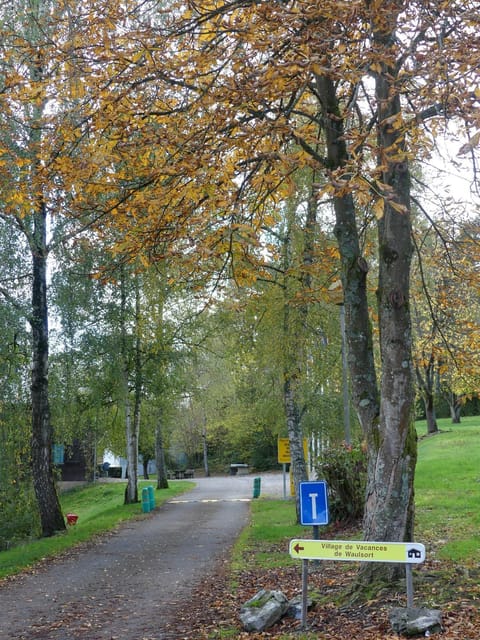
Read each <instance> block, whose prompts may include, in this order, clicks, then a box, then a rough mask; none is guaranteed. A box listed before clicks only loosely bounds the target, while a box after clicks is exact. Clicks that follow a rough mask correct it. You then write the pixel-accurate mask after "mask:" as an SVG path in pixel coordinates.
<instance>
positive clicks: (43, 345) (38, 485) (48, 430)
mask: <svg viewBox="0 0 480 640" xmlns="http://www.w3.org/2000/svg"><path fill="white" fill-rule="evenodd" d="M33 224H34V230H33V238H32V239H31V250H32V266H33V282H32V315H31V319H30V324H31V328H32V378H31V380H32V384H31V397H32V446H31V451H32V476H33V485H34V489H35V495H36V498H37V503H38V508H39V512H40V521H41V527H42V535H43V536H45V537H47V536H52V535H53V534H54V533H56V532H57V531H63V530H64V529H65V520H64V518H63V515H62V510H61V507H60V502H59V499H58V495H57V491H56V487H55V480H54V475H53V460H52V446H53V439H52V425H51V422H50V405H49V394H48V355H49V336H48V303H47V254H48V251H47V230H46V226H47V225H46V211H45V206H44V205H43V203H41V202H39V204H38V210H37V211H36V212H35V214H34V220H33Z"/></svg>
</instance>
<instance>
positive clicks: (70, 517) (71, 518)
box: [66, 513, 78, 524]
mask: <svg viewBox="0 0 480 640" xmlns="http://www.w3.org/2000/svg"><path fill="white" fill-rule="evenodd" d="M66 517H67V524H77V520H78V516H77V514H76V513H67V516H66Z"/></svg>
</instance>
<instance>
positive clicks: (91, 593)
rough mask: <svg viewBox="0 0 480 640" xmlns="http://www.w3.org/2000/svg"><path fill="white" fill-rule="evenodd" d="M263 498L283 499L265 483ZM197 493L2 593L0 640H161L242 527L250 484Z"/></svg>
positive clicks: (222, 481)
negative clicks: (177, 610) (180, 607)
mask: <svg viewBox="0 0 480 640" xmlns="http://www.w3.org/2000/svg"><path fill="white" fill-rule="evenodd" d="M261 477H262V495H264V494H270V495H274V496H280V495H282V477H281V475H279V474H265V475H263V476H261ZM195 482H196V483H197V485H196V487H195V488H194V489H193V490H192V491H190V492H188V493H186V494H183V495H182V496H179V497H178V498H174V499H172V500H171V501H170V502H168V503H166V504H165V505H163V506H161V507H159V508H157V509H155V511H154V512H152V513H151V514H150V515H149V516H148V517H146V518H144V519H141V520H138V521H135V522H129V523H128V524H125V525H123V526H122V527H120V528H119V529H118V530H116V531H115V532H113V533H112V534H109V535H107V536H105V537H101V539H100V540H99V541H98V542H96V543H94V544H92V545H89V546H88V548H87V549H78V550H73V551H72V552H71V553H69V554H68V556H65V557H64V558H61V559H58V560H55V561H54V562H52V563H47V564H46V565H45V566H41V567H40V568H39V570H38V572H35V573H31V574H30V573H29V574H26V575H22V576H18V577H16V578H14V579H12V580H9V581H7V582H6V583H4V584H0V611H1V613H0V639H1V640H27V638H28V640H47V639H48V640H67V639H68V640H73V639H80V640H115V639H117V638H118V639H120V638H122V640H162V639H165V640H167V639H170V638H174V636H172V635H170V634H169V630H168V628H169V619H170V621H171V615H170V618H169V614H170V612H171V611H174V610H175V608H176V607H178V605H179V604H182V603H185V602H186V601H188V598H189V595H190V593H191V592H192V590H193V589H194V587H195V585H196V584H198V582H199V581H200V580H201V579H202V578H204V577H205V575H209V574H210V573H214V572H215V567H216V566H217V563H219V562H221V561H222V560H223V559H225V558H226V557H227V554H228V551H229V549H230V547H231V545H232V543H233V541H234V540H235V538H236V536H237V535H238V533H239V532H240V531H241V529H242V528H243V527H244V526H245V524H246V523H247V521H248V502H249V501H250V500H251V498H252V495H253V478H252V476H238V477H237V476H235V477H221V478H219V477H214V478H199V479H198V480H195Z"/></svg>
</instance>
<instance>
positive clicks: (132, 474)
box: [120, 268, 140, 504]
mask: <svg viewBox="0 0 480 640" xmlns="http://www.w3.org/2000/svg"><path fill="white" fill-rule="evenodd" d="M120 295H121V300H120V307H121V311H120V313H121V334H122V335H121V342H122V377H123V402H124V408H125V437H126V449H127V475H128V481H127V486H126V487H125V504H133V503H135V502H138V434H137V430H138V422H139V419H140V409H139V406H138V403H137V397H136V393H135V406H134V418H133V420H132V407H131V401H130V388H129V387H130V385H129V377H130V367H129V354H128V344H127V317H126V316H127V292H126V274H125V270H124V269H123V268H122V274H121V283H120Z"/></svg>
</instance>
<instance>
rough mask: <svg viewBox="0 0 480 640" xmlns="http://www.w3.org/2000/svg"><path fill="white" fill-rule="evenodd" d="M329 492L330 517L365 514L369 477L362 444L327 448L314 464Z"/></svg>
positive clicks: (344, 519) (355, 517)
mask: <svg viewBox="0 0 480 640" xmlns="http://www.w3.org/2000/svg"><path fill="white" fill-rule="evenodd" d="M315 468H316V471H317V475H318V478H320V479H322V480H325V481H326V483H327V486H328V494H329V500H328V502H329V506H328V508H329V514H330V519H331V520H332V521H333V520H337V521H339V522H350V521H356V520H358V519H360V518H361V517H362V516H363V508H364V503H365V487H366V480H367V457H366V454H365V453H364V451H363V449H362V447H361V446H360V445H356V446H353V447H352V446H347V445H342V446H339V447H334V448H333V447H332V448H330V449H324V450H323V452H322V455H321V457H320V458H319V459H318V461H317V463H316V465H315Z"/></svg>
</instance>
